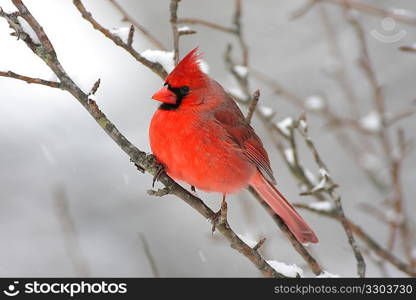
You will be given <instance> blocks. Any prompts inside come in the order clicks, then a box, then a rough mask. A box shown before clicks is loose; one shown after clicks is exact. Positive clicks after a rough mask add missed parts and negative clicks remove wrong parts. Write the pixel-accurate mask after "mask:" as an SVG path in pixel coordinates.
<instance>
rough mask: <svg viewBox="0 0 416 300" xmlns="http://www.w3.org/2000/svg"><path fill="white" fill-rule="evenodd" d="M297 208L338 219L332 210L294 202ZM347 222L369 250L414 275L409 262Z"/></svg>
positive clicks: (353, 224)
mask: <svg viewBox="0 0 416 300" xmlns="http://www.w3.org/2000/svg"><path fill="white" fill-rule="evenodd" d="M294 205H295V206H296V207H298V208H302V209H306V210H308V211H310V212H313V213H316V214H319V215H321V216H325V217H329V218H332V219H338V218H339V216H338V215H337V214H336V213H334V212H327V211H323V210H317V209H314V208H311V207H310V206H308V205H305V204H303V203H296V204H294ZM346 220H347V222H348V223H349V226H350V228H351V230H352V231H353V232H354V234H355V235H356V236H358V237H359V238H360V239H361V240H362V241H363V242H364V243H366V244H367V246H368V247H370V249H371V250H373V251H374V252H375V253H376V254H377V255H378V256H379V257H381V258H383V259H385V260H387V261H388V262H390V263H391V264H392V265H393V266H395V267H396V268H397V269H399V270H400V271H402V272H404V273H406V274H408V275H410V276H412V277H416V272H415V271H414V270H413V269H412V267H411V266H410V265H409V264H406V263H405V262H403V261H401V260H400V259H399V258H397V257H396V256H394V255H393V254H392V253H391V252H390V251H388V250H386V249H384V248H383V247H382V246H380V245H379V243H377V241H375V240H374V239H373V238H371V237H370V235H368V234H367V233H366V232H365V231H364V230H363V229H362V228H361V227H360V226H358V225H357V224H355V223H353V222H352V221H351V220H349V219H348V218H347V219H346Z"/></svg>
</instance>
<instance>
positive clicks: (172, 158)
mask: <svg viewBox="0 0 416 300" xmlns="http://www.w3.org/2000/svg"><path fill="white" fill-rule="evenodd" d="M197 50H198V49H197V48H196V49H194V50H192V51H191V52H190V53H189V54H188V55H186V56H185V57H184V58H183V59H182V60H181V61H180V62H179V64H178V65H177V66H176V67H175V69H174V70H173V71H172V72H171V73H170V74H169V75H168V77H167V78H166V82H165V84H164V87H163V88H162V89H160V90H159V91H158V92H157V93H156V94H154V95H153V97H152V98H153V99H154V100H157V101H160V102H162V104H161V105H160V107H159V109H158V110H157V111H156V113H155V114H154V116H153V118H152V122H151V124H150V130H149V135H150V145H151V148H152V151H153V153H154V155H155V156H156V159H157V160H158V162H159V163H160V164H161V165H163V166H164V168H165V170H166V172H167V174H168V175H169V176H170V177H172V178H174V179H176V180H180V181H184V182H187V183H188V184H190V185H191V186H194V187H196V188H197V189H200V190H203V191H207V192H219V193H222V194H223V195H224V197H225V195H226V194H232V193H236V192H238V191H240V190H241V189H243V188H246V187H248V186H251V187H253V188H254V189H255V190H256V191H257V193H258V194H259V195H260V196H261V197H262V199H263V200H264V201H266V202H267V204H268V205H269V206H270V207H271V208H272V209H273V211H274V212H275V213H276V214H277V215H279V216H280V217H281V218H282V219H283V221H284V222H285V223H286V225H287V226H288V228H289V229H290V231H291V232H292V233H293V234H294V235H295V237H296V238H297V239H298V240H299V241H300V242H302V243H308V242H311V243H316V242H318V238H317V237H316V235H315V233H314V232H313V230H312V229H311V228H310V227H309V226H308V225H307V224H306V222H305V221H304V220H303V219H302V217H301V216H300V215H299V214H298V213H297V212H296V210H295V209H294V208H293V206H292V205H290V203H289V202H288V201H287V200H286V199H285V197H283V195H282V194H281V193H280V192H279V191H278V190H277V189H276V187H275V186H274V184H275V183H276V180H275V179H274V176H273V171H272V169H271V167H270V162H269V158H268V155H267V152H266V150H265V149H264V148H263V144H262V142H261V140H260V138H259V137H258V136H257V135H256V133H255V132H254V129H253V128H252V127H251V126H250V125H249V124H248V123H247V122H246V119H245V118H244V116H243V114H242V113H241V111H240V109H239V108H238V106H237V105H236V103H235V101H234V100H233V99H232V98H231V97H230V96H229V95H228V94H227V93H226V92H225V91H224V89H223V88H222V86H221V85H220V84H219V83H218V82H216V81H215V80H213V79H211V78H210V77H209V76H208V75H206V74H205V73H203V72H202V71H201V69H200V66H199V59H200V55H199V54H198V52H197Z"/></svg>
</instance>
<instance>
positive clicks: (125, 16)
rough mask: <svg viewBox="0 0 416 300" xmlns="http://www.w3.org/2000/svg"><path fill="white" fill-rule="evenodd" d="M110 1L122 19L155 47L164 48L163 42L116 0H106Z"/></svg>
mask: <svg viewBox="0 0 416 300" xmlns="http://www.w3.org/2000/svg"><path fill="white" fill-rule="evenodd" d="M108 1H110V3H111V4H112V5H113V6H114V7H115V8H116V9H117V10H118V11H119V12H120V13H121V14H122V15H123V19H122V20H123V21H124V22H129V23H131V24H132V25H133V26H134V27H135V28H136V29H138V30H139V31H140V32H141V33H142V34H143V35H144V36H145V37H146V38H147V39H148V41H149V42H151V43H152V44H153V45H154V46H155V47H156V48H158V49H161V50H166V48H165V47H164V46H163V44H162V43H161V42H160V41H159V40H158V39H157V38H156V37H155V36H154V35H153V34H151V33H150V32H149V31H148V30H147V29H146V28H145V27H144V26H143V25H141V24H139V23H138V22H137V21H136V20H135V19H134V18H132V17H131V16H130V15H129V14H128V12H127V11H126V10H125V9H124V8H123V7H122V6H121V5H120V4H119V3H118V2H117V1H116V0H108Z"/></svg>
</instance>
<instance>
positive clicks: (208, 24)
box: [177, 18, 236, 34]
mask: <svg viewBox="0 0 416 300" xmlns="http://www.w3.org/2000/svg"><path fill="white" fill-rule="evenodd" d="M177 23H178V24H192V25H202V26H206V27H209V28H212V29H215V30H219V31H223V32H227V33H233V34H235V33H236V30H235V28H231V27H225V26H222V25H219V24H216V23H212V22H209V21H205V20H201V19H197V18H178V20H177Z"/></svg>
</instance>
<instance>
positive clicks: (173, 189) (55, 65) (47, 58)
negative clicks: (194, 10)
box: [6, 0, 286, 277]
mask: <svg viewBox="0 0 416 300" xmlns="http://www.w3.org/2000/svg"><path fill="white" fill-rule="evenodd" d="M13 3H14V4H15V6H16V7H17V8H18V10H19V12H20V14H23V13H24V14H26V15H27V16H28V17H31V18H33V16H32V15H31V14H30V12H29V11H28V10H27V8H26V7H25V5H24V4H23V2H22V1H21V0H13ZM80 3H81V2H80V1H76V0H74V4H78V5H79V4H80ZM81 5H82V4H81ZM82 7H83V6H81V9H82ZM6 15H7V17H10V14H6ZM86 17H87V18H88V19H89V20H93V19H92V17H91V14H89V13H86ZM33 19H34V18H33ZM6 20H7V21H8V22H9V24H10V20H9V19H8V18H6ZM94 22H95V21H94ZM36 23H37V22H36ZM13 25H16V24H13ZM30 25H31V27H32V29H33V30H34V31H35V32H36V34H37V36H38V37H39V36H43V35H44V36H45V37H46V33H45V32H44V30H43V29H42V27H40V26H32V24H30ZM14 28H15V30H17V31H18V32H16V34H19V33H20V31H21V32H24V31H23V29H22V27H21V26H20V24H19V23H17V26H16V27H14ZM100 31H101V30H100ZM23 41H24V42H25V43H26V45H27V46H29V47H30V45H31V44H30V43H31V40H30V38H29V37H27V38H26V37H25V38H24V39H23ZM40 42H41V44H40V45H38V48H37V49H38V51H36V52H35V51H34V53H35V54H36V55H37V56H38V57H39V58H41V59H42V60H43V61H44V62H45V63H46V64H47V65H48V66H49V67H50V68H51V70H52V71H53V72H54V73H55V74H56V75H57V77H58V78H59V80H60V82H61V83H62V89H64V90H66V91H68V92H69V93H70V94H71V95H73V96H74V98H76V99H77V100H78V102H79V103H80V104H81V105H82V106H83V107H84V108H85V109H86V110H87V112H88V113H89V114H90V115H91V116H92V117H93V118H94V119H95V121H96V122H97V123H98V124H99V125H100V127H101V128H102V129H103V130H104V131H105V132H106V133H107V135H108V136H109V137H110V138H111V139H112V140H113V141H114V142H115V143H116V144H117V145H118V146H119V147H120V148H121V149H122V150H123V151H124V152H125V153H126V154H127V155H128V156H129V157H130V160H131V161H132V162H134V163H135V164H136V165H137V166H138V167H139V168H140V169H141V170H144V171H146V172H147V173H150V174H152V175H156V173H157V171H158V164H157V162H156V160H155V158H154V157H153V155H147V154H146V153H145V152H143V151H141V150H140V149H138V148H137V147H135V146H134V145H133V144H132V143H131V142H130V141H129V140H128V139H127V138H126V137H125V136H124V135H123V134H122V133H121V132H120V131H119V130H118V129H117V127H116V126H115V125H114V124H113V123H112V122H111V121H110V120H109V119H108V118H107V117H106V115H105V114H104V113H103V112H102V111H101V110H100V109H99V107H98V106H97V103H96V102H95V101H94V100H92V99H89V98H88V94H86V93H84V92H83V91H82V90H81V89H80V88H79V86H78V85H76V84H75V83H74V81H73V80H72V79H71V77H69V75H68V74H67V73H66V71H65V70H64V68H63V67H62V66H61V64H60V62H59V61H58V59H57V57H56V55H54V56H51V55H50V53H49V52H47V51H46V49H45V46H46V47H47V46H48V42H49V40H46V39H40ZM152 70H153V69H152ZM153 71H155V72H156V70H153ZM162 74H163V73H161V74H160V75H162ZM159 181H160V182H161V183H162V184H163V185H164V186H165V190H166V191H167V193H169V194H172V195H175V196H177V197H178V198H180V199H182V200H183V201H185V202H186V203H187V204H188V205H190V206H191V207H192V208H194V209H195V210H196V211H197V212H198V213H199V214H200V215H202V216H203V217H204V218H206V219H213V217H214V215H215V213H214V212H213V211H212V210H211V209H210V208H209V207H208V206H207V205H206V204H205V203H204V202H203V201H202V200H201V199H199V198H198V197H196V196H194V195H193V194H192V193H190V192H189V191H187V190H186V189H184V188H183V187H182V186H180V185H179V184H178V183H176V182H175V181H174V180H172V179H171V178H170V177H169V176H168V175H166V174H162V175H160V176H159ZM216 229H217V230H218V231H219V232H220V233H221V234H222V235H223V236H224V237H225V238H226V240H227V241H228V242H229V243H230V246H231V247H232V248H234V249H235V250H237V251H238V252H240V253H241V254H243V255H244V256H245V257H246V258H247V259H249V260H250V261H251V262H252V263H253V264H254V265H255V266H256V268H257V269H258V270H260V272H261V273H262V275H263V276H265V277H286V276H284V275H283V274H281V273H279V272H277V271H276V270H275V269H273V268H272V267H271V266H270V265H269V264H268V263H267V261H266V260H265V259H264V258H263V257H262V256H261V255H260V254H259V252H258V251H257V250H255V249H253V248H251V247H250V246H248V245H247V244H246V243H244V242H243V241H242V240H241V239H240V238H239V237H238V235H237V234H236V233H235V232H234V231H233V230H232V229H231V228H230V227H229V225H228V223H224V222H222V223H221V222H220V223H219V224H218V225H217V226H216Z"/></svg>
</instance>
